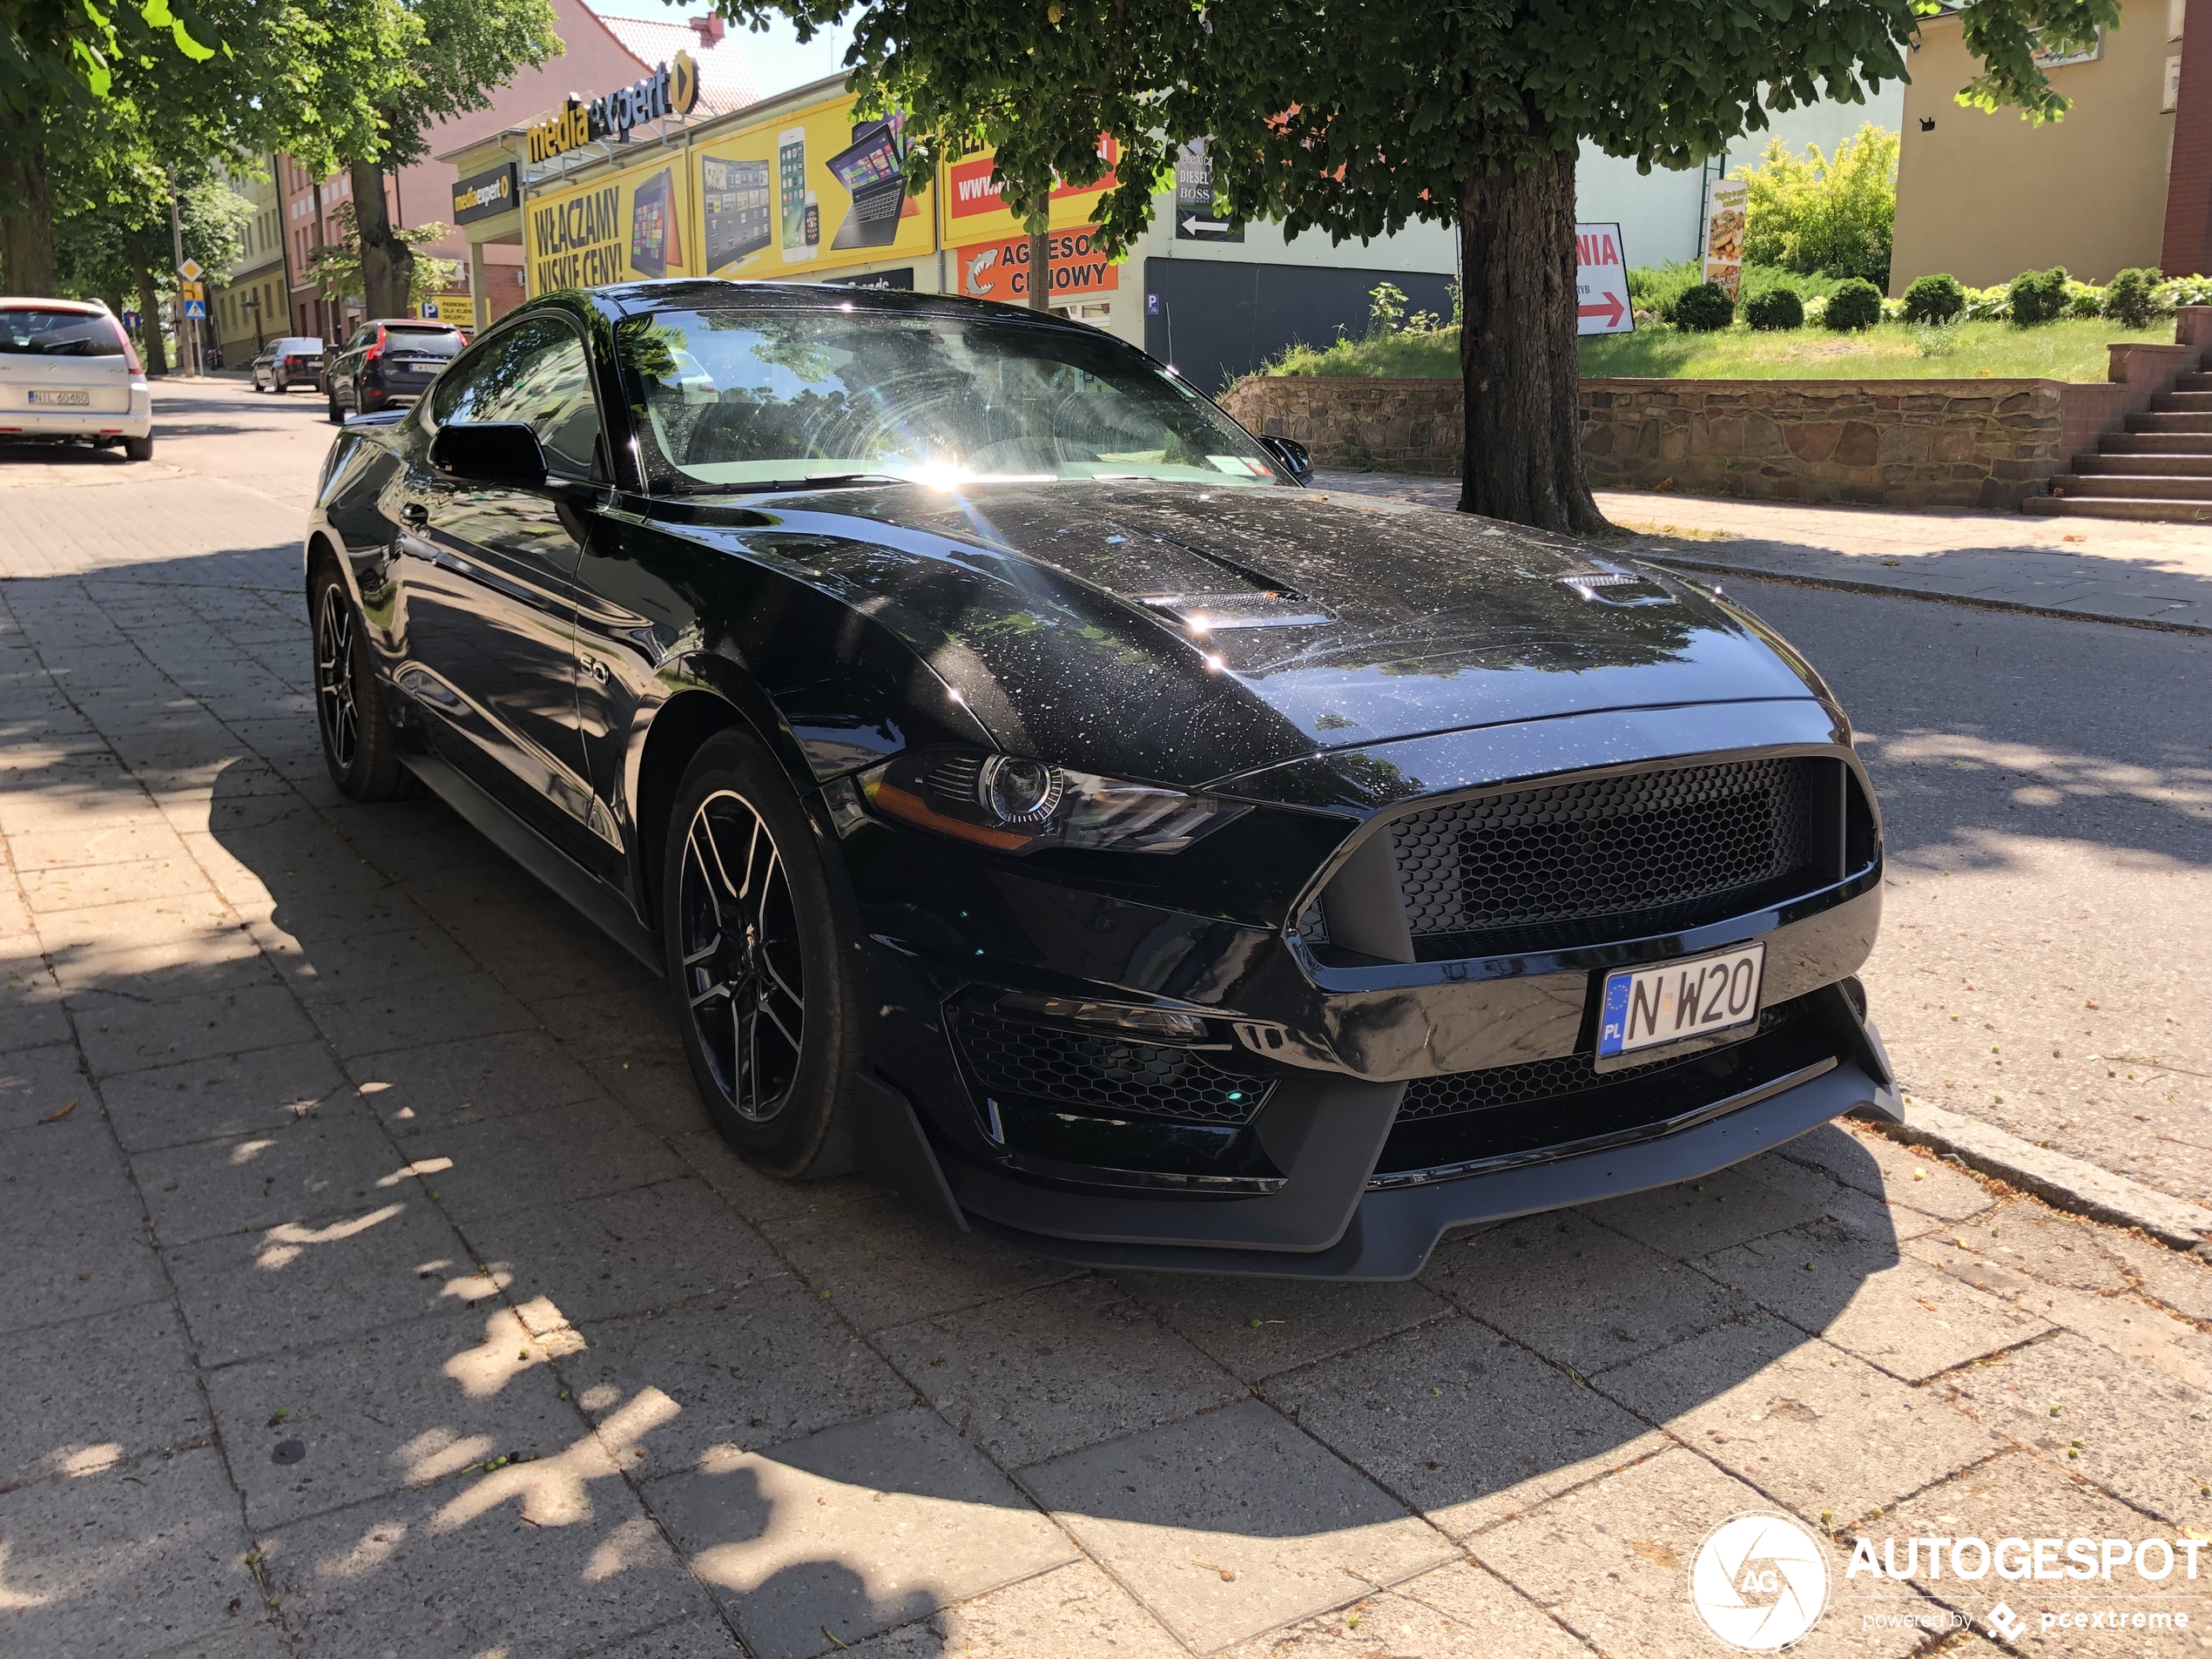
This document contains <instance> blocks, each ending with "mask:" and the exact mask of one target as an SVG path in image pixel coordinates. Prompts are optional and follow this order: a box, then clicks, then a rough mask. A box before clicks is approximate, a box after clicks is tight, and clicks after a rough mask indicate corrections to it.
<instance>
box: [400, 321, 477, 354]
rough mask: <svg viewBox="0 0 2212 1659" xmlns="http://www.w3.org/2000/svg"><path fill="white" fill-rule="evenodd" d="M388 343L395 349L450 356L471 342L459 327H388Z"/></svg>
mask: <svg viewBox="0 0 2212 1659" xmlns="http://www.w3.org/2000/svg"><path fill="white" fill-rule="evenodd" d="M384 334H385V337H386V343H387V344H388V345H389V346H390V347H392V348H393V349H394V350H395V351H418V352H422V353H425V354H428V355H429V356H432V357H450V356H452V355H453V354H455V353H456V352H458V351H459V350H460V349H461V348H462V347H463V346H465V345H467V344H468V343H469V342H468V341H465V340H463V339H462V337H461V331H460V330H459V329H457V328H387V329H385V331H384Z"/></svg>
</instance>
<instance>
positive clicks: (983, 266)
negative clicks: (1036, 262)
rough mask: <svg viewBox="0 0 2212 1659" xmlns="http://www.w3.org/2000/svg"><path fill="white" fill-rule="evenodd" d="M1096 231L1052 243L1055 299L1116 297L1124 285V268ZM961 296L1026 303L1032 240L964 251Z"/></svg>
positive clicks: (1063, 235)
mask: <svg viewBox="0 0 2212 1659" xmlns="http://www.w3.org/2000/svg"><path fill="white" fill-rule="evenodd" d="M1097 234H1098V231H1097V227H1096V226H1088V225H1087V226H1083V227H1082V229H1081V230H1074V231H1055V232H1054V233H1052V234H1051V236H1050V237H1049V238H1048V239H1047V241H1046V249H1047V252H1048V253H1049V257H1050V262H1051V270H1052V297H1053V298H1054V299H1055V300H1062V299H1074V298H1076V297H1077V296H1079V295H1082V294H1088V293H1112V292H1113V291H1114V290H1115V289H1116V288H1117V287H1120V286H1121V269H1120V267H1119V266H1116V265H1114V264H1113V263H1111V262H1110V261H1109V260H1108V259H1107V257H1106V255H1105V253H1103V251H1101V250H1100V249H1099V248H1098V247H1097V246H1096V245H1095V244H1094V242H1093V241H1092V238H1094V237H1095V236H1096V235H1097ZM959 257H960V291H961V293H964V294H967V295H968V297H969V298H971V299H975V300H1008V301H1017V302H1018V301H1022V300H1027V299H1028V294H1029V239H1028V237H1026V236H1019V237H1014V238H1010V239H1008V240H1006V241H1002V242H979V243H977V244H976V245H975V246H973V247H964V248H962V249H961V250H960V256H959Z"/></svg>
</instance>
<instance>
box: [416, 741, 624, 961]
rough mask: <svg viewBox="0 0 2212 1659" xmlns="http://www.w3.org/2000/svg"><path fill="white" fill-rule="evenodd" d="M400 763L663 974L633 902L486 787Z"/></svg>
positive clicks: (428, 765)
mask: <svg viewBox="0 0 2212 1659" xmlns="http://www.w3.org/2000/svg"><path fill="white" fill-rule="evenodd" d="M400 759H401V763H402V764H403V765H405V766H406V767H407V769H408V771H409V772H413V773H414V774H415V776H416V777H418V778H420V779H421V780H422V782H423V785H424V786H425V787H426V788H428V790H429V792H431V793H432V794H434V795H435V796H436V797H437V798H438V799H440V800H442V801H443V802H444V803H445V804H446V805H447V806H450V807H452V808H453V810H454V811H455V812H456V813H460V814H461V816H462V817H463V818H465V819H468V820H469V826H470V827H472V828H473V829H475V831H476V833H478V834H480V835H482V837H483V838H484V839H485V840H488V841H489V842H490V843H491V844H492V845H493V846H496V847H497V848H498V849H499V850H500V851H501V852H502V853H505V854H507V856H508V857H509V858H510V859H512V860H515V862H516V863H517V864H519V865H521V866H522V867H523V868H524V869H525V870H528V871H529V873H531V874H532V875H534V876H536V878H537V879H538V880H540V881H543V883H544V884H545V885H546V886H547V887H550V888H552V889H553V891H554V892H555V893H556V894H560V896H561V897H562V898H563V899H565V900H568V901H569V903H570V904H571V905H573V906H574V907H576V909H577V912H578V913H579V914H582V915H583V918H584V919H585V920H586V921H590V923H592V924H593V925H594V926H595V927H598V928H599V929H600V930H601V931H602V932H604V934H606V935H607V936H608V937H609V938H610V939H612V940H613V941H615V943H617V945H620V946H621V947H622V948H624V950H626V951H628V952H629V953H630V954H631V955H632V956H635V957H636V958H637V960H638V961H641V962H643V963H644V965H645V966H646V967H647V968H650V969H651V970H652V974H653V977H654V978H656V979H658V978H660V977H661V974H662V968H661V959H660V943H659V941H658V940H656V939H655V938H654V937H653V935H652V934H651V933H650V932H648V931H647V930H646V929H645V928H644V927H641V926H640V925H639V924H638V921H637V917H636V916H635V915H634V914H631V908H630V906H629V903H628V902H627V901H626V900H624V898H623V897H622V896H621V895H620V894H617V893H616V892H615V890H614V889H613V888H612V887H609V886H607V884H606V883H605V882H604V881H602V880H599V879H598V878H597V876H594V875H592V874H591V873H590V872H588V871H586V870H583V869H579V868H578V867H577V864H576V862H575V860H572V859H570V858H569V857H568V856H567V855H566V854H564V853H562V852H561V851H560V850H559V849H558V848H557V847H556V846H554V845H553V844H552V843H551V842H550V841H549V840H546V839H545V838H544V837H543V836H542V835H540V834H539V833H537V832H536V830H534V829H532V828H530V826H529V825H527V824H525V823H523V821H522V820H521V819H517V818H516V816H515V815H514V814H513V813H510V812H509V811H508V810H507V809H506V808H505V807H504V806H501V805H500V804H499V802H498V801H497V800H496V799H494V798H493V797H492V796H491V794H490V793H489V792H487V791H486V790H485V789H484V788H483V786H482V785H480V784H478V783H477V782H476V781H475V779H472V778H469V776H467V775H466V774H465V773H463V772H462V771H461V770H460V769H459V768H458V767H456V766H455V765H452V764H451V763H450V762H449V761H447V760H445V759H442V758H441V757H439V756H437V755H435V754H428V753H424V754H408V753H405V752H402V753H401V756H400Z"/></svg>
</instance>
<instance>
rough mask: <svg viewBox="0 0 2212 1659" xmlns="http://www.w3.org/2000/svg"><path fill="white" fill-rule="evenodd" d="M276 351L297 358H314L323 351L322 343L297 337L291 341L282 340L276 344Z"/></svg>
mask: <svg viewBox="0 0 2212 1659" xmlns="http://www.w3.org/2000/svg"><path fill="white" fill-rule="evenodd" d="M275 349H276V350H278V351H280V352H282V353H285V354H287V355H288V356H293V357H297V356H300V355H301V354H306V355H307V356H310V357H312V356H314V354H315V353H317V352H319V351H320V350H321V349H322V341H320V340H309V339H307V338H306V337H304V336H295V337H293V339H290V340H280V341H277V343H276V347H275Z"/></svg>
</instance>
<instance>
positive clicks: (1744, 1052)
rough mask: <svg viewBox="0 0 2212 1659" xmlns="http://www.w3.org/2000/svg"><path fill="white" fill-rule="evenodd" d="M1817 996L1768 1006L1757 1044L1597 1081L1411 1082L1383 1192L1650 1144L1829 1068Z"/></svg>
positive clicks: (1380, 1180) (1555, 1064)
mask: <svg viewBox="0 0 2212 1659" xmlns="http://www.w3.org/2000/svg"><path fill="white" fill-rule="evenodd" d="M1832 995H1834V992H1833V991H1832V990H1827V991H1817V992H1814V993H1813V994H1812V995H1810V996H1804V997H1799V998H1797V999H1796V1000H1795V1001H1790V1002H1784V1003H1782V1004H1780V1005H1779V1006H1777V1007H1776V1008H1770V1009H1769V1010H1767V1012H1766V1014H1765V1015H1764V1016H1763V1017H1762V1018H1761V1020H1760V1022H1759V1029H1758V1032H1757V1035H1754V1036H1752V1037H1751V1038H1750V1039H1748V1040H1747V1041H1745V1042H1737V1043H1732V1044H1730V1046H1728V1047H1726V1048H1723V1049H1710V1050H1707V1051H1706V1052H1704V1053H1703V1054H1696V1055H1689V1056H1688V1057H1687V1058H1683V1059H1675V1060H1662V1061H1656V1062H1652V1063H1651V1064H1649V1065H1643V1066H1634V1067H1630V1068H1629V1069H1625V1070H1622V1071H1610V1072H1603V1073H1601V1072H1598V1071H1595V1070H1594V1069H1592V1067H1591V1065H1590V1056H1589V1055H1587V1054H1581V1055H1566V1056H1564V1057H1562V1058H1561V1059H1557V1060H1538V1061H1531V1062H1527V1064H1524V1065H1518V1066H1498V1067H1494V1068H1492V1069H1488V1070H1486V1071H1469V1072H1460V1073H1456V1074H1453V1075H1450V1076H1441V1077H1426V1078H1423V1079H1421V1080H1420V1082H1414V1083H1412V1084H1409V1085H1408V1086H1407V1088H1406V1099H1405V1103H1404V1104H1403V1105H1401V1106H1400V1107H1399V1112H1398V1121H1397V1123H1395V1125H1393V1128H1392V1130H1391V1132H1390V1138H1389V1139H1388V1141H1386V1143H1384V1147H1383V1153H1382V1157H1381V1158H1380V1159H1379V1161H1378V1163H1377V1165H1376V1170H1375V1177H1374V1180H1375V1183H1376V1184H1379V1185H1393V1184H1405V1183H1406V1182H1408V1181H1419V1180H1423V1179H1432V1180H1433V1179H1439V1178H1448V1177H1452V1176H1453V1175H1458V1174H1466V1173H1473V1172H1474V1169H1473V1168H1471V1167H1470V1166H1475V1167H1480V1166H1484V1165H1488V1166H1492V1167H1496V1166H1501V1165H1507V1164H1518V1163H1536V1162H1541V1161H1542V1160H1544V1159H1547V1158H1553V1157H1567V1156H1570V1155H1572V1154H1573V1153H1575V1152H1576V1151H1579V1150H1584V1149H1587V1148H1589V1147H1591V1146H1593V1145H1601V1144H1602V1145H1619V1144H1622V1143H1629V1142H1634V1141H1636V1140H1640V1139H1646V1138H1649V1137H1650V1136H1656V1135H1658V1134H1662V1133H1664V1132H1666V1131H1667V1130H1669V1127H1670V1126H1676V1125H1679V1124H1680V1123H1682V1122H1683V1121H1684V1120H1685V1118H1688V1120H1689V1121H1696V1114H1698V1113H1699V1112H1701V1111H1703V1110H1704V1109H1707V1108H1709V1107H1714V1106H1717V1105H1721V1104H1723V1103H1726V1102H1728V1101H1730V1100H1732V1099H1735V1098H1736V1097H1737V1096H1742V1095H1744V1094H1746V1093H1748V1092H1750V1091H1752V1090H1756V1089H1760V1088H1762V1087H1764V1086H1765V1085H1767V1084H1770V1083H1772V1082H1777V1081H1779V1080H1782V1079H1785V1078H1788V1077H1791V1076H1796V1075H1797V1074H1799V1073H1801V1072H1804V1071H1805V1070H1806V1069H1808V1068H1816V1067H1825V1066H1828V1065H1830V1064H1831V1063H1832V1062H1834V1060H1835V1058H1836V1055H1837V1039H1836V1037H1835V1036H1834V1035H1833V1034H1832V1030H1831V1022H1830V1021H1828V1020H1826V1019H1824V1018H1822V1017H1819V1015H1818V1012H1817V1004H1818V1002H1819V999H1821V998H1823V997H1828V996H1832Z"/></svg>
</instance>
